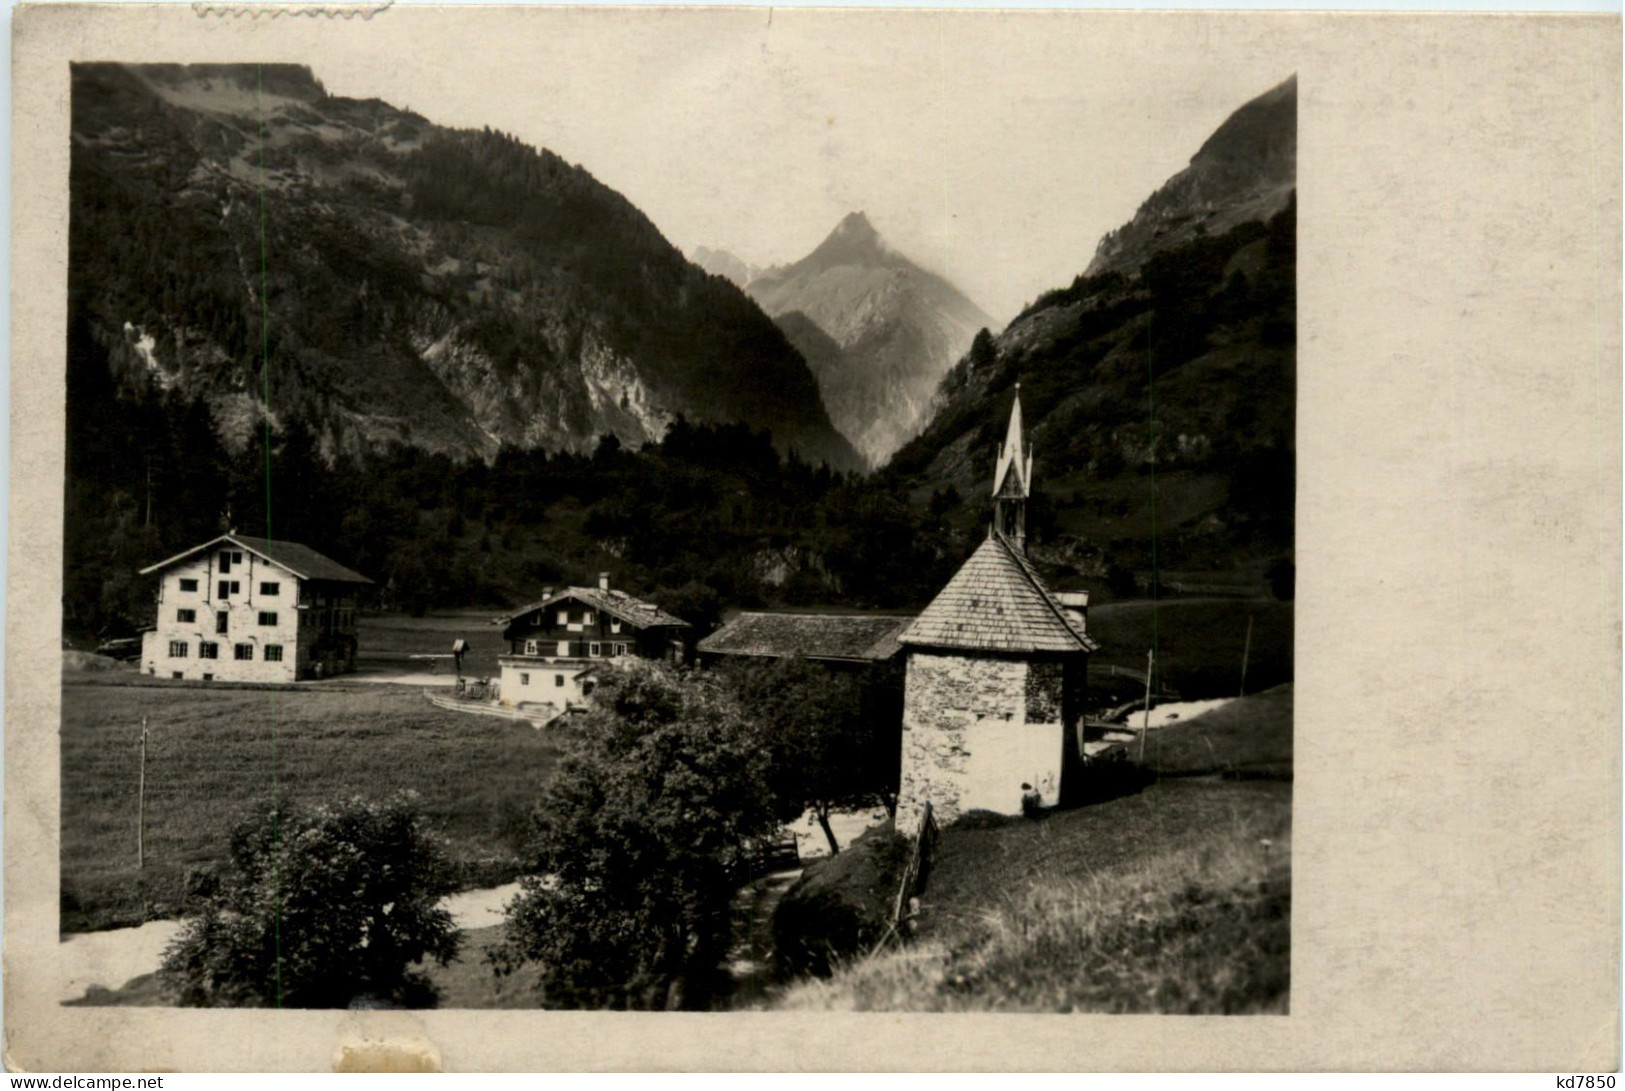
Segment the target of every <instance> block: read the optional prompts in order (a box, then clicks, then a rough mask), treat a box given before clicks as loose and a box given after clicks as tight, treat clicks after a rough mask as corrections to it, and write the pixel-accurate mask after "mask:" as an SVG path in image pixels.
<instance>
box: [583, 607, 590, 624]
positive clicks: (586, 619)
mask: <svg viewBox="0 0 1625 1091" xmlns="http://www.w3.org/2000/svg"><path fill="white" fill-rule="evenodd" d="M581 624H583V625H591V624H592V611H591V610H588V611H587V612H586V613H584V614H582V615H581Z"/></svg>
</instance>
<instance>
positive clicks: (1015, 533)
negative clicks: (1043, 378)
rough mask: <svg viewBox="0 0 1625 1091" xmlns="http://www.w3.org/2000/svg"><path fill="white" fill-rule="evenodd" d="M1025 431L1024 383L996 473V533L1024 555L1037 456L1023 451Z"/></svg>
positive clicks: (994, 517) (1013, 409) (1017, 385)
mask: <svg viewBox="0 0 1625 1091" xmlns="http://www.w3.org/2000/svg"><path fill="white" fill-rule="evenodd" d="M1024 446H1025V440H1024V438H1023V436H1022V430H1021V384H1020V383H1017V384H1016V397H1015V400H1014V401H1013V402H1012V403H1011V405H1010V428H1009V430H1008V431H1007V432H1006V433H1005V437H1004V445H1003V446H1001V447H1000V448H999V461H998V465H997V466H996V467H995V468H994V471H993V530H994V531H995V532H996V533H998V534H1002V535H1003V536H1004V537H1006V538H1008V539H1010V541H1011V542H1012V543H1013V544H1014V545H1015V547H1016V548H1017V549H1018V550H1021V551H1022V552H1023V553H1025V552H1026V549H1027V497H1029V496H1031V495H1032V487H1033V455H1032V451H1031V450H1023V449H1022V448H1023V447H1024Z"/></svg>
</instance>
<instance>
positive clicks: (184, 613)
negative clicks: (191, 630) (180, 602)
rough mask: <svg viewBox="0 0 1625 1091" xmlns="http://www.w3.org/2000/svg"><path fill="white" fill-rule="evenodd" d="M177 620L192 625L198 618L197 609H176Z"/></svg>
mask: <svg viewBox="0 0 1625 1091" xmlns="http://www.w3.org/2000/svg"><path fill="white" fill-rule="evenodd" d="M175 620H176V621H178V622H180V623H181V624H183V625H190V624H192V623H193V622H194V621H196V620H197V611H196V610H176V611H175Z"/></svg>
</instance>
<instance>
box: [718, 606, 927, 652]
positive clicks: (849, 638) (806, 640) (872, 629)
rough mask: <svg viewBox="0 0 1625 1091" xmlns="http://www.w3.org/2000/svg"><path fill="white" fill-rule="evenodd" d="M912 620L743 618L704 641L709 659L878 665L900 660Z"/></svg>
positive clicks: (808, 616)
mask: <svg viewBox="0 0 1625 1091" xmlns="http://www.w3.org/2000/svg"><path fill="white" fill-rule="evenodd" d="M913 620H914V619H913V618H912V617H896V616H885V615H877V614H740V615H739V616H738V617H736V618H734V619H733V620H732V621H730V622H728V623H727V624H726V625H724V626H723V627H722V628H720V629H718V630H717V631H716V632H714V633H712V634H711V635H710V636H708V637H706V638H705V639H704V640H702V641H700V642H699V644H698V645H697V649H698V650H699V651H700V652H701V653H702V654H710V655H755V656H767V657H771V658H776V659H792V658H799V659H838V660H846V661H852V662H865V661H867V662H880V661H882V660H886V659H890V658H891V657H892V656H893V655H896V654H897V650H898V645H897V635H898V634H899V633H901V632H902V631H903V630H904V629H905V628H907V627H908V625H909V623H910V622H911V621H913Z"/></svg>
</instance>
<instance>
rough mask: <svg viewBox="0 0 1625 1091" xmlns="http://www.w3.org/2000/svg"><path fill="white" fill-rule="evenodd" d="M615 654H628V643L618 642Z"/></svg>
mask: <svg viewBox="0 0 1625 1091" xmlns="http://www.w3.org/2000/svg"><path fill="white" fill-rule="evenodd" d="M615 654H616V655H625V654H626V645H625V644H617V645H615Z"/></svg>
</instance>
